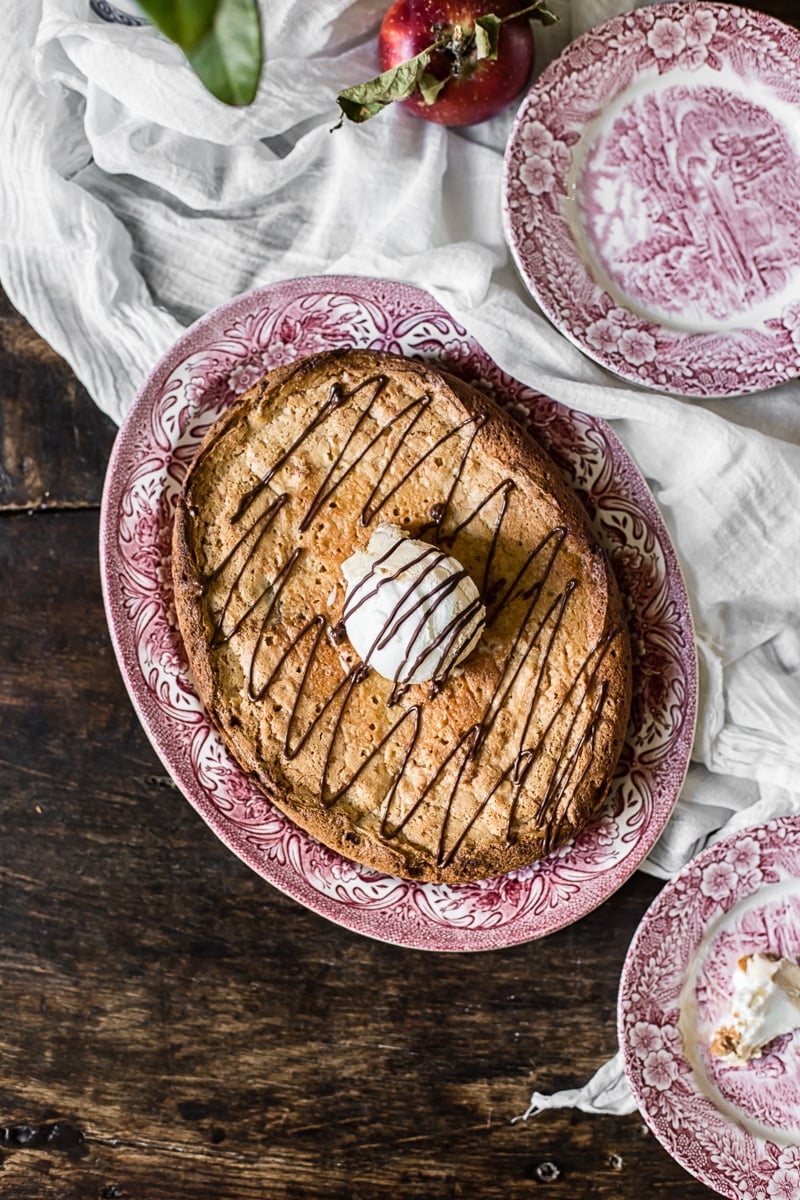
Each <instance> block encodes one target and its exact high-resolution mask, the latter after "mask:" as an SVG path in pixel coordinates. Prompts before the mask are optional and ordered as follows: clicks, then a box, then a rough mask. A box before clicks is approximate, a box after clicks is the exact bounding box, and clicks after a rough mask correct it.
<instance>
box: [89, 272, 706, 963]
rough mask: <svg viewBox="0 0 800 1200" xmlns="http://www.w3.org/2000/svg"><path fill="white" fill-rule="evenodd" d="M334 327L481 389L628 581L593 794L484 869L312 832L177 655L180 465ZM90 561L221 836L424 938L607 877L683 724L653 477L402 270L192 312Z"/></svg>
mask: <svg viewBox="0 0 800 1200" xmlns="http://www.w3.org/2000/svg"><path fill="white" fill-rule="evenodd" d="M337 346H358V347H362V348H370V349H375V350H387V351H393V352H396V353H402V354H406V355H409V356H415V357H420V358H427V359H431V360H433V361H435V362H437V363H441V364H442V365H445V366H447V368H448V369H450V370H452V371H455V372H457V373H458V374H459V375H461V376H462V377H463V378H464V379H466V380H468V381H471V382H474V383H477V385H478V386H479V387H481V388H482V389H484V390H485V391H486V392H488V393H490V394H491V395H493V396H495V397H496V399H497V400H498V401H499V402H500V403H501V404H503V405H504V406H505V407H506V408H507V409H509V410H510V411H511V412H512V413H513V414H514V416H515V417H517V418H518V419H519V420H520V421H522V422H523V423H524V424H526V425H528V426H529V427H530V428H531V429H532V430H533V431H534V432H535V435H536V437H537V438H538V440H539V441H540V442H541V443H543V444H544V445H545V446H546V448H547V449H548V450H549V451H550V452H551V454H552V455H553V457H554V458H555V460H556V462H557V463H558V465H559V467H560V468H561V470H562V471H563V472H564V474H565V476H566V477H567V479H568V480H569V481H570V482H571V483H573V484H574V486H575V487H576V488H577V490H578V492H579V494H580V495H581V497H582V498H583V500H584V502H585V504H586V506H587V508H588V510H589V512H590V515H591V516H592V517H593V521H594V525H595V528H596V530H597V532H598V535H599V537H600V538H601V539H602V541H603V543H604V545H605V546H606V548H607V550H608V552H609V554H610V557H611V559H612V561H613V564H614V568H615V571H616V573H617V576H618V578H619V581H620V585H621V588H622V591H623V594H624V596H625V597H626V598H627V603H628V608H629V614H630V616H629V619H630V628H631V634H632V641H633V646H634V659H635V697H634V705H633V717H632V723H631V728H630V731H629V737H628V741H627V744H626V747H625V749H624V751H623V756H622V760H621V764H620V767H619V769H618V773H617V778H616V779H615V782H614V786H613V792H612V797H611V800H610V802H609V804H608V806H607V808H606V810H605V811H604V813H603V815H602V816H601V817H600V818H599V819H598V820H596V821H595V822H594V823H593V824H592V825H591V826H590V827H589V828H588V829H587V830H586V831H585V832H584V833H583V834H582V835H581V837H580V838H578V839H577V841H576V842H575V843H573V844H571V845H569V846H567V847H564V848H563V849H562V850H560V851H559V852H558V853H555V854H553V855H551V856H550V857H549V858H547V859H546V860H544V861H542V862H541V863H538V864H536V865H534V866H531V867H528V868H526V869H524V870H518V871H514V872H513V873H511V874H508V875H504V876H502V877H500V878H495V879H490V880H484V881H482V882H480V883H474V884H462V885H459V886H451V885H444V884H439V885H437V884H424V883H413V882H408V881H406V880H403V879H397V878H394V877H391V876H387V875H382V874H378V873H376V872H375V871H372V870H369V869H368V868H366V867H362V866H359V865H357V864H355V863H352V862H350V861H348V860H346V859H344V858H342V857H340V856H339V855H338V854H335V853H333V852H332V851H330V850H328V849H326V848H324V847H322V846H320V845H319V844H318V843H317V842H316V841H314V840H313V839H312V838H310V837H309V836H308V835H307V834H306V833H304V832H303V831H302V830H300V829H298V828H297V827H296V826H294V825H293V824H292V822H291V821H289V820H288V819H287V818H286V817H284V816H283V814H282V813H280V812H279V811H277V810H276V809H275V808H273V807H272V806H271V805H270V804H269V803H268V801H267V800H266V799H265V797H264V796H263V794H262V793H261V792H259V791H258V790H257V789H256V787H255V786H254V785H253V784H252V783H251V781H250V780H249V779H248V778H247V776H246V775H245V774H244V773H243V772H242V771H241V770H240V769H239V767H238V766H237V765H236V763H235V762H234V761H233V759H232V758H231V756H230V755H229V754H228V751H227V750H226V748H225V746H224V744H223V742H222V740H221V738H220V737H219V735H218V734H217V732H216V730H215V729H214V728H213V726H212V725H211V722H210V721H209V719H208V718H207V716H206V714H205V711H204V709H203V706H202V704H201V702H200V700H199V699H198V696H197V694H196V692H195V688H194V684H193V682H192V678H191V675H190V673H189V669H188V666H187V663H186V658H185V656H184V651H183V645H182V642H181V639H180V635H179V633H178V629H177V626H176V621H175V611H174V607H173V596H172V578H171V566H170V562H171V531H172V516H173V511H174V505H175V500H176V496H177V493H178V489H179V487H180V484H181V480H182V479H183V476H184V474H185V472H186V469H187V467H188V465H189V463H190V461H191V459H192V457H193V455H194V453H195V450H196V448H197V446H198V444H199V442H200V440H201V439H202V437H203V435H204V434H205V432H206V430H207V429H208V428H209V426H210V425H211V423H212V422H213V421H214V420H215V418H216V417H217V416H218V415H219V414H220V412H221V411H222V410H223V409H224V408H225V407H226V405H228V404H230V402H231V401H232V400H233V398H234V397H235V396H236V395H238V394H239V393H241V392H243V391H244V390H245V389H246V388H248V387H250V386H251V384H253V383H254V382H255V381H256V380H258V379H259V378H260V377H261V376H262V375H263V374H264V372H265V371H267V370H270V369H271V368H273V367H277V366H280V365H282V364H285V363H287V362H290V361H292V360H294V359H296V358H298V357H300V356H302V355H306V354H311V353H314V352H317V351H321V350H328V349H331V348H334V347H337ZM101 569H102V578H103V589H104V596H105V602H106V611H107V614H108V620H109V626H110V629H111V636H112V639H113V642H114V645H115V649H116V652H117V656H118V658H119V662H120V666H121V669H122V674H123V677H124V679H125V682H126V684H127V687H128V691H129V693H130V695H131V699H132V700H133V703H134V706H135V707H136V710H137V712H138V714H139V716H140V718H141V720H142V723H143V724H144V727H145V729H146V730H147V732H148V734H149V736H150V738H151V740H152V742H153V744H154V746H155V748H156V750H157V752H158V753H159V755H160V756H161V758H162V760H163V762H164V764H165V766H166V767H167V769H168V770H169V772H170V773H171V775H172V777H173V779H174V780H175V782H176V783H177V784H178V786H179V787H180V789H181V790H182V791H183V793H184V794H185V795H186V797H187V798H188V799H189V801H190V802H191V803H192V804H193V805H194V807H195V808H196V809H197V810H198V812H199V813H200V814H201V815H202V816H203V817H204V819H205V820H206V821H207V823H208V824H209V825H210V826H211V828H212V829H213V830H214V832H215V833H216V834H217V835H218V836H219V837H220V838H221V839H222V841H223V842H224V843H225V844H226V845H227V846H228V847H230V849H231V850H233V851H234V853H235V854H237V855H238V856H239V857H240V858H241V859H243V860H244V861H245V862H246V863H248V864H249V865H250V866H251V867H253V868H254V870H256V871H257V872H258V873H259V874H260V875H262V876H263V877H264V878H265V879H267V880H268V881H269V882H270V883H272V884H274V885H275V886H276V887H278V888H280V889H281V890H282V891H284V892H286V893H287V894H288V895H290V896H293V897H294V898H295V899H296V900H299V901H300V902H301V903H302V904H305V905H307V906H308V907H309V908H311V909H313V910H314V911H315V912H317V913H321V914H322V915H324V916H326V917H328V918H330V919H331V920H333V921H336V922H337V923H338V924H340V925H344V926H346V927H347V928H349V929H353V930H356V931H358V932H359V933H364V934H368V935H371V936H373V937H376V938H379V939H382V940H384V941H388V942H394V943H397V944H400V945H405V946H411V947H416V948H420V949H423V948H424V949H430V950H456V951H462V950H486V949H496V948H498V947H502V946H509V945H513V944H515V943H518V942H524V941H528V940H530V939H532V938H537V937H541V936H543V935H544V934H547V933H550V932H551V931H553V930H555V929H559V928H560V927H561V926H563V925H567V924H569V923H570V922H572V921H575V920H576V919H577V918H579V917H581V916H583V915H584V914H585V913H588V912H589V911H590V910H591V909H593V908H594V907H595V906H596V905H598V904H600V903H601V901H603V900H605V899H606V897H608V896H609V895H610V894H611V893H612V892H613V891H615V890H616V888H618V887H619V886H620V885H621V884H622V883H623V882H624V881H625V879H627V878H628V876H629V875H630V874H631V872H632V871H633V870H634V869H635V868H636V867H637V866H638V864H639V863H640V862H641V860H642V859H643V858H644V857H645V855H646V854H647V853H648V851H649V850H650V848H651V847H652V845H653V843H654V842H655V840H656V838H657V837H658V835H659V834H660V832H661V830H662V829H663V827H664V825H665V824H666V822H667V819H668V818H669V815H670V813H671V811H672V807H673V805H674V802H675V800H676V798H677V795H678V792H679V790H680V787H681V784H682V782H683V777H684V773H685V770H686V766H687V763H688V759H689V751H690V749H691V743H692V737H693V733H694V719H695V686H696V664H695V650H694V634H693V628H692V620H691V614H690V611H689V604H688V601H687V597H686V590H685V587H684V584H683V580H682V578H681V574H680V570H679V567H678V564H677V561H676V558H675V553H674V551H673V548H672V546H671V544H670V540H669V535H668V534H667V531H666V529H665V527H664V524H663V522H662V520H661V517H660V515H659V512H658V509H657V507H656V504H655V502H654V500H653V497H652V495H651V494H650V492H649V491H648V488H647V486H646V484H645V483H644V480H643V479H642V477H641V475H640V474H639V472H638V471H637V469H636V467H635V466H634V465H633V463H632V462H631V460H630V458H629V457H628V455H627V453H626V452H625V451H624V450H623V448H622V446H621V445H620V444H619V442H618V441H617V440H616V438H615V437H614V435H613V434H612V432H611V431H610V429H609V428H608V427H607V426H606V425H605V424H604V423H603V422H602V421H599V420H596V419H594V418H592V417H589V416H585V415H583V414H581V413H577V412H572V411H570V410H569V409H567V408H564V407H563V406H562V405H560V404H557V403H556V402H555V401H554V400H549V399H547V398H546V397H544V396H540V395H538V394H537V393H536V392H533V391H531V390H530V389H529V388H527V387H524V386H523V385H522V384H520V383H518V382H516V381H515V380H513V379H511V378H510V377H509V376H508V375H505V374H504V373H503V372H502V371H501V370H500V369H499V368H498V367H497V366H496V365H495V364H494V363H493V362H492V361H491V359H490V358H489V357H488V355H487V354H486V353H485V352H484V351H483V350H482V349H481V348H480V346H478V345H477V344H476V343H475V342H474V341H473V340H472V339H471V338H470V337H468V336H467V334H466V333H465V331H464V330H463V329H462V328H460V327H459V326H458V325H457V324H456V323H455V321H454V320H453V318H452V317H450V316H449V314H448V313H447V312H445V310H444V309H443V308H441V307H440V306H439V305H438V304H437V303H436V302H435V301H434V300H433V299H432V298H431V297H430V296H429V295H427V294H426V293H425V292H422V291H420V290H418V289H417V288H413V287H409V286H406V285H404V284H399V283H389V282H385V281H379V280H374V279H360V278H341V277H333V276H330V277H319V278H311V279H300V280H293V281H291V282H285V283H279V284H275V285H273V286H271V287H266V288H263V289H261V290H260V291H256V292H253V293H251V294H250V295H246V296H241V297H239V298H237V299H235V300H232V301H231V302H230V303H228V304H225V305H223V306H222V307H221V308H219V309H218V310H217V311H216V312H213V313H211V314H210V315H209V316H206V317H204V318H203V319H202V320H200V321H198V322H197V324H196V325H194V326H192V328H191V329H189V330H188V331H187V332H186V333H185V334H184V335H183V336H182V337H181V338H180V339H179V340H178V342H177V343H176V344H175V346H173V348H172V349H171V350H170V351H169V352H168V353H167V354H166V356H165V357H164V359H163V360H162V361H161V362H160V363H159V365H158V366H157V367H156V368H155V370H154V371H153V373H152V374H151V375H150V377H149V379H148V380H147V381H146V383H145V384H144V387H143V388H142V391H141V392H140V394H139V396H138V398H137V400H136V401H135V403H134V405H133V407H132V409H131V411H130V413H129V414H128V417H127V419H126V421H125V424H124V425H123V427H122V429H121V430H120V433H119V436H118V438H117V441H116V444H115V446H114V451H113V454H112V457H111V462H110V465H109V469H108V475H107V479H106V486H105V491H104V496H103V510H102V523H101Z"/></svg>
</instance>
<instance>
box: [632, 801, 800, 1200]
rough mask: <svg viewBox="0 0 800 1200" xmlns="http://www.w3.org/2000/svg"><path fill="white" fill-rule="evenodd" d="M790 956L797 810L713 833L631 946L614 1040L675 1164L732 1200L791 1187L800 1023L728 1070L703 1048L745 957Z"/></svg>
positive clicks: (799, 939) (795, 1188)
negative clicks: (716, 837)
mask: <svg viewBox="0 0 800 1200" xmlns="http://www.w3.org/2000/svg"><path fill="white" fill-rule="evenodd" d="M758 951H761V952H765V953H766V952H769V953H773V954H779V955H783V956H784V957H785V958H789V959H791V960H793V961H795V962H797V961H800V817H783V818H779V819H776V820H774V821H770V822H769V823H768V824H766V825H760V826H755V827H753V828H751V829H745V830H743V831H741V832H739V833H736V834H734V835H732V836H731V837H728V838H725V839H724V840H722V841H720V842H717V843H716V844H715V845H714V846H712V847H711V848H710V849H708V850H706V851H704V852H703V853H702V854H700V855H699V856H698V857H697V858H696V859H694V861H693V862H691V863H690V864H689V865H688V866H687V867H685V868H684V870H683V871H681V873H680V874H679V875H678V876H676V878H675V879H674V880H672V882H670V883H669V884H668V885H667V886H666V887H665V888H664V890H663V892H661V893H660V894H659V896H658V897H657V899H656V900H655V901H654V903H653V904H652V905H651V907H650V909H649V910H648V912H647V913H646V915H645V917H644V920H643V921H642V923H641V925H640V927H639V929H638V931H637V933H636V936H635V937H634V939H633V942H632V943H631V947H630V950H629V951H628V955H627V957H626V960H625V967H624V970H623V973H622V981H621V984H620V996H619V1039H620V1045H621V1046H622V1047H623V1049H624V1056H625V1070H626V1073H627V1076H628V1079H629V1081H630V1084H631V1089H632V1091H633V1095H634V1097H635V1099H636V1102H637V1104H638V1105H639V1108H640V1110H641V1112H642V1114H643V1116H644V1118H645V1120H646V1121H647V1123H648V1125H649V1126H650V1128H651V1129H652V1131H653V1133H654V1134H655V1135H656V1137H657V1138H658V1139H659V1141H660V1142H661V1143H662V1144H663V1145H664V1146H665V1148H666V1149H667V1150H668V1151H669V1153H670V1154H671V1155H672V1156H673V1157H674V1158H675V1159H677V1161H678V1162H679V1163H681V1165H682V1166H684V1167H685V1168H686V1170H687V1171H690V1172H691V1173H692V1174H693V1175H694V1176H696V1178H698V1179H700V1180H701V1181H702V1182H703V1183H705V1184H707V1185H708V1186H709V1187H712V1188H715V1189H716V1190H717V1191H718V1192H721V1193H722V1195H723V1196H729V1197H731V1200H761V1198H763V1200H767V1198H769V1200H797V1197H798V1196H800V1030H797V1031H795V1032H794V1033H789V1034H785V1035H784V1036H783V1037H782V1038H779V1039H778V1040H777V1041H776V1042H773V1043H772V1044H771V1045H770V1046H768V1047H767V1048H766V1049H765V1051H764V1052H763V1054H762V1056H761V1057H760V1058H755V1059H752V1060H751V1061H750V1062H749V1063H747V1064H746V1065H742V1066H735V1065H731V1064H729V1063H727V1062H725V1061H724V1060H723V1059H721V1058H717V1057H715V1056H714V1055H712V1054H711V1053H710V1051H709V1043H710V1041H711V1037H712V1034H713V1032H714V1030H715V1029H716V1028H717V1026H718V1025H719V1024H720V1023H721V1021H722V1020H723V1018H724V1017H725V1015H726V1013H727V1012H728V1011H729V1005H730V1000H731V986H732V985H731V978H732V975H733V971H734V967H735V965H736V961H737V959H738V958H740V957H741V956H742V955H745V954H753V953H756V952H758Z"/></svg>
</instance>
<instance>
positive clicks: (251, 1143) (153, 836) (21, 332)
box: [0, 0, 797, 1200]
mask: <svg viewBox="0 0 800 1200" xmlns="http://www.w3.org/2000/svg"><path fill="white" fill-rule="evenodd" d="M764 7H765V8H767V7H768V8H769V9H770V10H771V11H773V12H775V13H776V14H778V15H783V16H784V17H785V18H787V19H792V20H797V13H796V10H795V3H794V0H792V2H791V3H788V2H787V3H779V2H776V3H773V4H770V5H766V4H765V5H764ZM114 433H115V430H114V427H113V426H112V424H111V423H110V422H109V421H108V420H107V419H106V418H104V417H103V416H102V415H101V414H100V413H99V412H98V410H97V409H96V408H95V406H94V405H93V404H92V402H91V401H90V400H89V398H88V396H87V395H86V394H85V392H84V391H83V389H82V388H81V387H80V386H79V385H78V384H77V382H76V381H75V379H74V377H73V376H72V374H71V372H70V371H69V369H68V368H67V367H66V366H65V364H64V363H63V362H61V360H59V359H58V357H57V356H56V355H55V354H54V353H53V352H52V351H51V350H50V349H49V348H48V346H47V345H46V344H45V343H44V342H43V341H42V340H41V339H40V338H38V337H37V336H36V335H35V334H34V333H33V332H32V330H31V329H30V328H29V326H28V325H27V324H26V323H25V321H24V320H22V318H21V317H19V316H18V315H17V314H16V313H15V312H14V310H13V309H12V308H11V306H10V305H9V304H8V303H7V302H3V303H2V305H0V436H1V438H2V443H1V444H2V456H1V458H0V580H2V582H0V662H1V663H2V668H0V794H1V795H2V805H3V823H2V839H0V904H1V907H0V911H1V912H2V936H0V1011H2V1013H3V1017H4V1019H3V1022H2V1030H1V1031H0V1046H1V1047H2V1059H1V1060H0V1061H1V1068H0V1196H1V1197H3V1198H4V1200H123V1198H124V1200H127V1198H137V1200H138V1198H141V1200H202V1198H205V1197H208V1198H209V1200H211V1198H213V1200H251V1198H252V1200H256V1198H259V1200H261V1198H267V1200H272V1198H275V1200H303V1198H308V1200H345V1198H346V1200H383V1198H386V1200H400V1198H402V1200H439V1198H441V1200H445V1198H448V1200H449V1198H455V1197H463V1198H466V1200H522V1198H527V1197H532V1196H541V1197H547V1196H553V1197H563V1198H565V1200H578V1198H582V1197H592V1198H593V1200H602V1198H605V1197H622V1198H626V1197H630V1198H631V1200H642V1198H643V1197H645V1196H651V1197H653V1198H663V1200H667V1198H670V1200H701V1198H702V1197H706V1196H708V1195H710V1193H709V1191H708V1189H706V1188H705V1187H704V1186H703V1185H701V1184H700V1183H698V1182H696V1181H695V1180H693V1179H692V1178H691V1177H690V1176H689V1175H687V1174H686V1173H685V1172H684V1171H683V1170H682V1169H681V1168H680V1167H679V1166H678V1165H677V1164H675V1163H674V1162H673V1161H672V1160H671V1159H670V1158H669V1156H668V1155H667V1154H666V1153H665V1152H664V1151H663V1150H662V1149H661V1147H660V1146H659V1144H658V1143H657V1142H656V1140H655V1139H654V1138H653V1137H652V1135H651V1134H650V1133H649V1132H648V1130H647V1129H646V1127H645V1125H644V1123H643V1121H642V1119H641V1117H640V1116H638V1115H633V1116H627V1117H598V1116H595V1117H592V1116H587V1115H584V1114H581V1113H577V1112H574V1111H572V1110H562V1111H556V1112H550V1113H544V1114H542V1115H540V1116H539V1117H538V1118H535V1119H533V1120H530V1121H528V1122H514V1120H513V1118H514V1117H515V1116H517V1115H518V1114H520V1113H522V1112H523V1111H524V1110H525V1108H526V1106H527V1103H528V1098H529V1095H530V1092H531V1090H532V1089H533V1088H534V1087H535V1088H537V1089H539V1090H542V1091H550V1090H553V1089H557V1088H560V1087H566V1086H574V1085H575V1084H577V1083H580V1082H582V1081H584V1080H585V1079H587V1078H588V1077H589V1076H590V1075H591V1073H592V1072H593V1071H594V1070H595V1068H597V1067H598V1066H600V1064H601V1063H602V1062H604V1061H605V1060H606V1059H607V1058H608V1057H609V1056H610V1055H611V1054H612V1053H613V1052H614V1050H615V1048H616V1035H615V1006H616V994H617V985H618V980H619V974H620V970H621V967H622V963H623V960H624V956H625V951H626V949H627V946H628V944H629V942H630V939H631V937H632V935H633V933H634V930H635V929H636V926H637V924H638V922H639V921H640V919H641V917H642V915H643V913H644V912H645V909H646V908H647V905H648V904H649V902H650V901H651V900H652V898H653V897H654V896H655V895H656V893H657V891H658V889H659V885H658V884H657V883H656V882H655V881H653V880H651V879H648V878H646V877H645V876H642V875H636V876H635V877H634V878H632V879H631V880H630V881H629V882H628V883H627V884H626V885H625V886H624V887H623V888H622V889H621V891H620V892H618V893H617V894H616V895H615V896H614V897H613V898H612V899H611V900H609V901H608V902H607V903H606V904H605V905H603V906H602V907H601V908H600V909H599V910H597V911H596V912H594V913H592V914H590V915H589V916H587V917H586V918H584V919H583V920H582V921H580V922H578V923H577V924H575V925H574V926H572V927H571V928H568V929H566V930H564V931H562V932H560V933H557V934H554V935H552V936H550V937H549V938H545V939H543V940H542V941H539V942H535V943H531V944H529V945H527V946H519V947H515V948H513V949H509V950H506V951H502V952H494V953H489V954H478V955H428V954H424V953H418V952H411V951H408V950H402V949H398V948H395V947H392V946H387V945H383V944H380V943H377V942H372V941H369V940H367V939H364V938H360V937H358V936H357V935H355V934H352V933H349V932H347V931H345V930H342V929H339V928H338V927H336V926H335V925H332V924H329V923H328V922H326V921H324V920H323V919H322V918H320V917H317V916H315V915H314V914H312V913H309V912H307V911H306V910H305V909H303V908H302V907H300V906H299V905H298V904H296V903H295V902H293V901H291V900H289V899H287V898H286V897H284V896H283V895H281V894H280V893H278V892H276V891H275V890H274V889H272V888H271V887H270V886H269V885H267V884H265V883H264V882H262V881H261V880H260V879H259V878H258V877H257V876H255V875H254V874H253V873H252V872H251V871H250V870H249V869H248V868H247V867H245V866H244V865H243V864H242V863H241V862H239V861H238V860H237V859H236V858H235V857H234V856H233V855H232V854H231V853H229V852H228V851H227V850H226V849H225V848H224V847H223V846H222V845H221V844H220V843H219V842H218V841H217V839H216V838H215V837H214V835H213V834H212V833H211V832H210V831H209V830H208V829H207V827H206V826H205V825H204V823H203V822H202V821H201V819H200V818H199V817H198V816H197V815H196V813H195V812H194V811H193V810H192V809H191V807H190V806H189V805H188V804H187V803H186V801H185V800H184V799H183V798H182V797H181V795H180V794H179V793H178V792H177V791H176V790H175V788H174V787H173V786H172V785H171V783H170V781H169V779H168V778H167V776H166V773H165V771H164V768H163V767H162V765H161V764H160V762H159V761H158V759H157V758H156V756H155V754H154V752H153V750H152V749H151V747H150V745H149V743H148V741H147V739H146V737H145V735H144V733H143V732H142V730H141V728H140V726H139V724H138V721H137V719H136V717H135V715H134V712H133V710H132V707H131V704H130V702H129V700H128V697H127V694H126V691H125V688H124V686H123V683H122V680H121V677H120V674H119V671H118V669H117V665H116V661H115V658H114V654H113V651H112V648H111V645H110V642H109V638H108V634H107V631H106V624H105V618H104V614H103V605H102V600H101V594H100V582H99V573H98V559H97V534H98V517H99V503H100V495H101V488H102V481H103V473H104V470H105V464H106V462H107V459H108V455H109V452H110V449H111V445H112V441H113V438H114Z"/></svg>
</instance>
